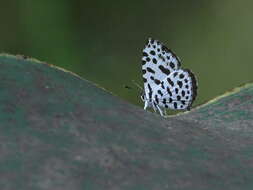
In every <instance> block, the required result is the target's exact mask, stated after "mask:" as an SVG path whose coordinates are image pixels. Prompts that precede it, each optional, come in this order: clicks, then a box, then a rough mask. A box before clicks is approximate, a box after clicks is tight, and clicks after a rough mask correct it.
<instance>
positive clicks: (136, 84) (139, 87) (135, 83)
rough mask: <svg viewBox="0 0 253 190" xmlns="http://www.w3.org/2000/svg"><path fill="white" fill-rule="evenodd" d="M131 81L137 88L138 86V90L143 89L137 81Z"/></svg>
mask: <svg viewBox="0 0 253 190" xmlns="http://www.w3.org/2000/svg"><path fill="white" fill-rule="evenodd" d="M132 82H133V83H134V85H135V86H137V88H138V89H139V90H140V91H143V88H142V87H141V86H140V85H139V84H138V83H137V82H135V81H134V80H132Z"/></svg>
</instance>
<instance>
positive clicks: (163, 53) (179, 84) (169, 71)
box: [142, 38, 197, 116]
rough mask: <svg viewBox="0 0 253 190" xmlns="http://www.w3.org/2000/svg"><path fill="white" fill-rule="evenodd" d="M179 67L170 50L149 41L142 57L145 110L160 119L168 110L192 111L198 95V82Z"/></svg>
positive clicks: (192, 75) (155, 41)
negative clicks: (151, 110) (156, 112)
mask: <svg viewBox="0 0 253 190" xmlns="http://www.w3.org/2000/svg"><path fill="white" fill-rule="evenodd" d="M180 67H181V62H180V60H179V58H178V57H177V56H176V55H175V54H174V53H173V52H172V51H171V50H169V49H168V48H167V47H166V46H165V45H163V44H162V43H161V42H159V41H158V40H154V39H152V38H149V39H148V41H147V43H146V45H145V47H144V49H143V57H142V73H143V82H144V93H143V95H142V100H143V101H144V109H147V108H148V107H152V108H153V109H154V111H156V110H158V111H159V112H160V114H161V115H162V116H163V115H164V112H165V109H167V108H169V109H174V110H189V109H190V108H191V105H192V103H193V101H194V100H195V98H196V95H197V80H196V77H195V76H194V74H193V73H192V72H191V71H190V70H189V69H181V68H180ZM162 109H163V110H162Z"/></svg>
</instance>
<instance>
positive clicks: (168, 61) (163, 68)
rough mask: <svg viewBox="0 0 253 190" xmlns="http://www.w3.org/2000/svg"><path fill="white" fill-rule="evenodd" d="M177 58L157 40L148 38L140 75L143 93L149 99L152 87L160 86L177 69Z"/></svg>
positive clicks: (178, 63) (178, 61)
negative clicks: (141, 76)
mask: <svg viewBox="0 0 253 190" xmlns="http://www.w3.org/2000/svg"><path fill="white" fill-rule="evenodd" d="M180 65H181V63H180V60H179V58H178V57H177V56H176V55H175V54H174V53H173V52H172V51H171V50H169V49H168V48H167V47H166V46H165V45H163V44H162V43H161V42H159V41H158V40H154V39H152V38H149V39H148V41H147V43H146V44H145V47H144V49H143V57H142V73H143V81H144V91H145V94H146V96H147V97H150V95H151V93H152V91H151V90H150V89H152V88H153V87H154V86H157V85H160V83H161V81H162V80H163V79H164V78H165V77H167V76H168V75H169V74H170V73H171V72H172V71H174V70H177V69H179V67H180Z"/></svg>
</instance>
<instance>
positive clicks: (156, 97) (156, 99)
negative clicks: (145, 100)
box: [155, 95, 159, 104]
mask: <svg viewBox="0 0 253 190" xmlns="http://www.w3.org/2000/svg"><path fill="white" fill-rule="evenodd" d="M155 101H156V103H157V104H158V101H159V99H158V96H157V95H155Z"/></svg>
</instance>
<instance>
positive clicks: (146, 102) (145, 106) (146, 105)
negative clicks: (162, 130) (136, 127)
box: [144, 101, 148, 110]
mask: <svg viewBox="0 0 253 190" xmlns="http://www.w3.org/2000/svg"><path fill="white" fill-rule="evenodd" d="M147 107H148V101H145V104H144V110H146V109H147Z"/></svg>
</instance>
